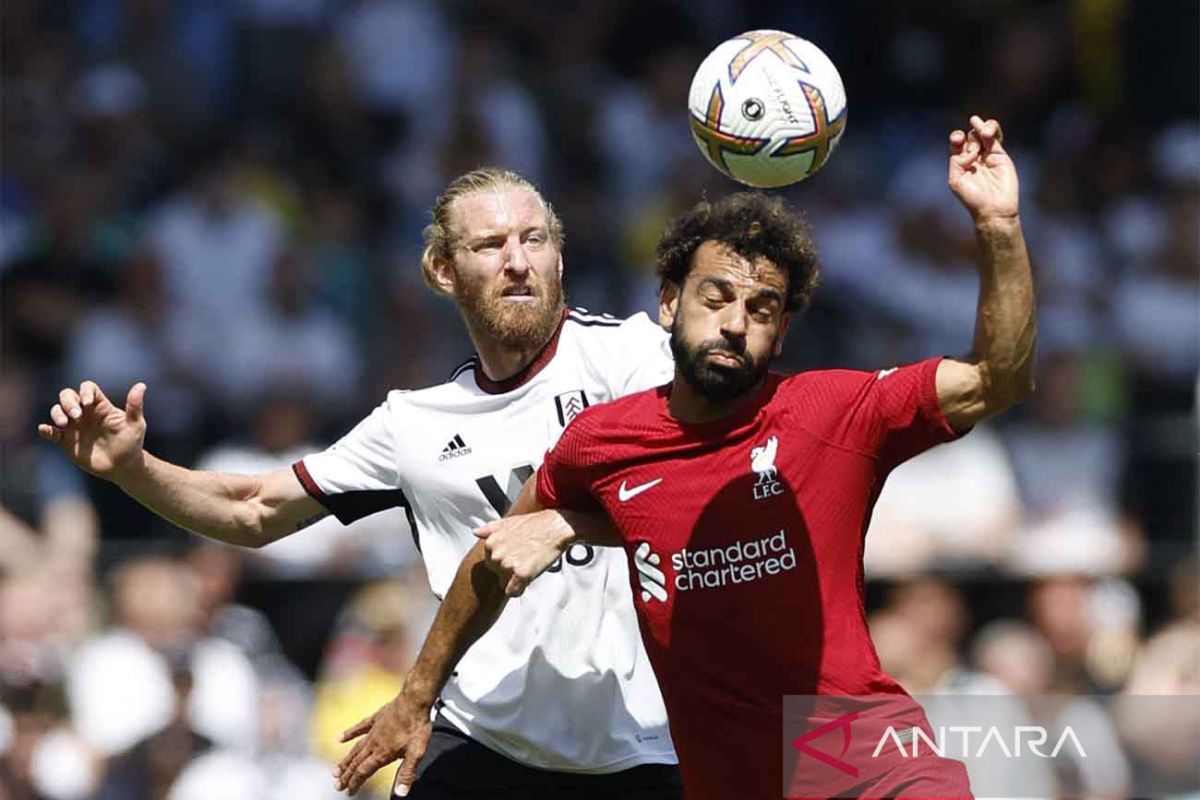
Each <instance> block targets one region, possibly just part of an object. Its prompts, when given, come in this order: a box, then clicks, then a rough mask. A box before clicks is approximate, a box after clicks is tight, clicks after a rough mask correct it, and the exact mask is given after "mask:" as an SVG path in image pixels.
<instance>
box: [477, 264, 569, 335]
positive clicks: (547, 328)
mask: <svg viewBox="0 0 1200 800" xmlns="http://www.w3.org/2000/svg"><path fill="white" fill-rule="evenodd" d="M544 288H545V293H544V294H543V296H542V297H540V298H538V299H537V302H536V303H530V304H526V303H513V302H508V301H505V300H503V299H501V298H500V297H497V296H496V295H491V294H489V295H484V293H483V292H479V291H476V287H475V286H470V287H469V288H468V285H466V284H464V285H461V286H460V287H459V292H458V308H459V311H460V312H462V315H463V318H464V319H465V320H466V323H467V327H468V328H471V329H472V330H475V331H478V332H479V333H482V334H483V335H485V336H487V337H488V338H490V339H491V340H492V341H494V342H496V343H497V344H499V345H500V346H501V347H506V348H511V349H513V350H534V349H538V348H540V347H542V345H544V344H545V343H546V342H548V341H550V337H551V336H553V335H554V331H555V329H557V328H558V322H559V319H560V318H561V317H562V309H563V292H562V283H561V282H559V281H555V282H554V284H553V285H546V286H545V287H544Z"/></svg>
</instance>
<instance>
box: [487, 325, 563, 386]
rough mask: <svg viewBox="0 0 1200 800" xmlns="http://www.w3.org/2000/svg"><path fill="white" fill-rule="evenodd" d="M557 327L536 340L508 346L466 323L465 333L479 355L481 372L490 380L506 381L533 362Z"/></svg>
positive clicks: (551, 337)
mask: <svg viewBox="0 0 1200 800" xmlns="http://www.w3.org/2000/svg"><path fill="white" fill-rule="evenodd" d="M557 330H558V329H557V328H552V329H551V331H550V335H549V336H547V337H546V338H545V339H542V340H540V341H538V342H531V343H530V344H529V345H527V346H521V347H509V346H506V345H503V344H500V343H499V342H497V341H496V340H495V339H493V338H492V337H491V336H489V335H487V334H486V333H484V332H483V331H480V330H478V329H477V327H476V326H475V325H472V324H471V323H470V322H468V323H467V333H468V335H470V337H471V344H473V345H475V354H476V355H477V356H478V357H479V366H480V368H482V369H483V374H484V375H486V376H487V377H488V378H489V379H490V380H492V381H496V382H499V381H506V380H508V379H509V378H511V377H513V376H514V375H516V374H518V373H519V372H520V371H521V370H523V369H525V368H526V367H528V366H529V365H530V364H532V363H533V360H534V359H535V358H537V357H538V354H539V353H541V352H542V350H544V349H545V348H546V345H547V344H549V342H550V340H551V339H553V338H554V334H555V333H556V332H557Z"/></svg>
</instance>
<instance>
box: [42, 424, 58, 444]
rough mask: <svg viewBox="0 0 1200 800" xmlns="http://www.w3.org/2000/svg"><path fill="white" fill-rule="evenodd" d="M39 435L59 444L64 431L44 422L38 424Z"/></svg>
mask: <svg viewBox="0 0 1200 800" xmlns="http://www.w3.org/2000/svg"><path fill="white" fill-rule="evenodd" d="M37 430H38V436H41V437H42V438H43V439H45V440H46V441H47V442H54V443H55V444H58V443H59V442H61V441H62V438H63V432H62V431H61V430H59V429H58V428H56V427H54V426H53V425H47V424H45V423H44V422H43V423H42V424H40V425H38V426H37Z"/></svg>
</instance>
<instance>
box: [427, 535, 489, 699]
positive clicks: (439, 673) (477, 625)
mask: <svg viewBox="0 0 1200 800" xmlns="http://www.w3.org/2000/svg"><path fill="white" fill-rule="evenodd" d="M507 600H508V598H507V597H506V596H505V594H504V591H503V590H502V589H501V587H500V583H499V580H498V578H497V576H496V574H495V573H494V572H492V571H491V570H490V569H488V568H487V566H486V564H484V558H483V542H480V543H478V544H476V545H475V547H473V548H471V551H470V552H469V553H467V556H466V558H464V559H463V561H462V563H461V564H460V565H459V567H458V572H457V573H456V574H455V576H454V582H453V583H452V584H451V586H450V591H449V592H448V593H447V594H446V597H445V599H444V600H442V604H441V606H440V607H439V608H438V613H437V616H436V617H435V618H434V621H433V627H432V628H430V630H429V634H428V635H427V636H426V637H425V643H424V644H423V645H422V646H421V652H420V654H419V655H418V656H417V661H416V663H415V664H414V665H413V668H412V670H411V671H410V672H409V675H408V678H407V679H406V680H405V684H404V691H405V693H406V694H409V695H410V696H411V697H412V699H414V700H415V701H416V702H418V703H419V704H421V705H423V706H425V707H428V708H432V706H433V703H434V701H436V700H437V697H438V695H439V694H440V693H441V691H442V687H443V686H444V685H445V683H446V681H447V680H448V679H449V677H450V673H451V672H452V671H453V669H454V667H455V665H456V664H458V661H459V659H460V658H462V657H463V655H464V654H465V653H466V652H467V650H468V649H469V648H470V647H471V645H473V644H474V643H475V642H476V641H477V640H478V639H479V637H481V636H483V634H484V633H486V632H487V631H488V629H489V628H491V627H492V624H493V623H494V622H495V621H496V618H497V617H499V616H500V612H501V611H502V610H503V609H504V605H505V603H506V602H507Z"/></svg>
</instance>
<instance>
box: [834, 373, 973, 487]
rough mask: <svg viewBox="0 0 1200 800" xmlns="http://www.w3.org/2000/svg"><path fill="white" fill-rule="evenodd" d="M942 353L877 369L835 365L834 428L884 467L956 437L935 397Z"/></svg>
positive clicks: (843, 442) (836, 434)
mask: <svg viewBox="0 0 1200 800" xmlns="http://www.w3.org/2000/svg"><path fill="white" fill-rule="evenodd" d="M941 361H942V359H941V358H940V357H939V358H930V359H927V360H925V361H920V362H917V363H915V364H908V365H906V366H901V367H893V368H892V369H884V370H877V371H875V372H858V371H852V370H837V371H832V372H829V373H825V374H826V375H827V376H828V380H829V382H830V384H831V385H832V388H833V389H834V395H835V397H833V398H830V399H832V400H834V404H835V405H840V406H841V409H842V410H841V411H839V412H838V413H836V414H835V418H834V421H833V423H832V425H831V428H832V431H831V434H832V436H833V438H834V439H835V440H837V442H838V443H839V444H841V445H843V446H845V447H848V448H850V449H854V450H858V451H860V452H865V453H866V454H868V455H870V456H872V457H874V458H876V459H878V460H879V462H880V466H881V467H883V468H884V469H885V470H890V469H892V468H893V467H895V466H897V465H898V464H901V463H902V462H904V461H907V460H908V459H910V458H912V457H913V456H916V455H918V454H919V453H922V452H924V451H926V450H928V449H929V448H931V447H933V446H935V445H938V444H942V443H943V442H949V441H951V440H953V439H956V438H958V437H959V436H960V435H961V434H959V433H957V432H956V431H955V430H954V429H953V428H952V427H950V423H949V422H947V421H946V417H945V416H944V415H943V414H942V409H941V404H940V403H939V402H938V398H937V370H938V365H939V364H940V363H941Z"/></svg>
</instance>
